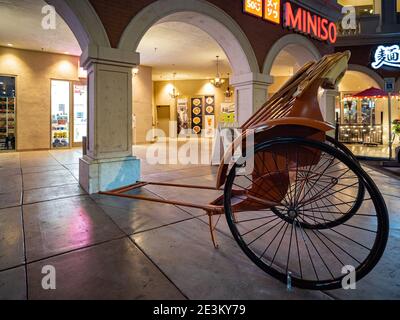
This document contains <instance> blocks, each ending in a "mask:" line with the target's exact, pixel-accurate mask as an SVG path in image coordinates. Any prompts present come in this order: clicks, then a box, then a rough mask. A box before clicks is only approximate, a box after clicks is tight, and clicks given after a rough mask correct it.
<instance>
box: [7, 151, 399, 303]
mask: <svg viewBox="0 0 400 320" xmlns="http://www.w3.org/2000/svg"><path fill="white" fill-rule="evenodd" d="M135 152H136V154H137V155H138V156H140V157H144V155H145V153H146V148H145V147H144V146H141V147H136V148H135ZM80 156H81V153H80V151H79V150H76V149H73V150H67V151H51V152H27V153H9V154H1V155H0V299H27V298H28V299H368V298H372V299H384V298H388V299H399V298H400V254H399V252H400V251H399V250H400V192H399V188H400V180H397V179H395V178H391V177H387V176H384V175H382V174H380V173H377V172H374V171H372V170H371V169H368V170H369V172H370V174H371V175H372V176H373V178H374V180H375V181H376V182H377V183H378V184H379V186H380V189H381V190H382V192H383V194H384V197H385V200H386V202H387V205H388V208H389V211H390V215H391V235H390V241H389V245H388V249H387V250H386V252H385V255H384V257H383V259H382V260H381V262H380V263H379V264H378V266H377V267H376V268H375V270H374V271H373V272H372V273H371V274H370V275H368V276H367V277H366V278H365V279H363V280H362V281H360V283H359V288H358V290H355V291H344V290H337V291H333V292H332V291H331V292H321V291H306V290H299V289H294V290H293V291H291V292H288V291H287V290H286V288H285V286H284V285H282V284H281V283H280V282H278V281H276V280H275V279H274V278H272V277H270V276H268V275H266V274H265V273H264V272H262V271H261V270H260V269H258V268H257V267H256V266H255V265H254V264H253V263H252V262H251V261H250V260H249V259H248V258H247V257H246V256H245V255H244V254H243V253H242V252H241V250H240V249H239V248H238V246H237V244H236V243H235V242H234V240H233V239H232V237H231V235H230V233H229V232H228V228H227V226H226V224H225V223H221V224H220V226H219V231H218V235H217V236H218V241H219V244H220V249H219V250H215V249H214V248H213V246H212V244H211V241H210V237H209V231H208V226H207V224H206V222H205V219H204V217H201V215H203V213H202V211H200V210H188V209H187V208H179V207H176V206H173V205H162V204H158V203H150V202H143V201H133V200H128V199H116V198H110V197H106V196H100V195H93V196H89V195H86V194H85V192H84V191H83V190H82V189H81V188H80V187H79V184H78V180H77V177H78V161H79V157H80ZM142 165H143V175H144V177H143V179H144V180H158V181H179V182H183V183H191V184H199V185H212V184H213V183H214V177H215V169H214V168H212V167H210V166H182V165H172V166H160V165H157V166H150V165H148V164H147V163H145V162H144V163H143V164H142ZM137 192H141V193H143V194H147V195H151V196H154V197H161V198H166V197H168V198H169V199H177V200H178V199H179V200H186V201H188V200H190V201H192V202H199V203H204V202H207V201H209V200H213V199H214V198H215V197H216V195H217V194H218V193H216V192H215V191H201V192H196V193H193V191H191V190H176V189H172V190H170V189H169V190H165V189H164V188H159V187H154V186H153V187H147V188H145V189H142V190H141V191H137ZM199 216H200V217H199ZM47 265H51V266H54V267H55V268H56V271H57V273H56V279H57V289H56V290H54V291H53V290H50V291H46V290H43V289H42V285H41V282H42V279H43V277H44V275H43V274H42V268H43V267H44V266H47Z"/></svg>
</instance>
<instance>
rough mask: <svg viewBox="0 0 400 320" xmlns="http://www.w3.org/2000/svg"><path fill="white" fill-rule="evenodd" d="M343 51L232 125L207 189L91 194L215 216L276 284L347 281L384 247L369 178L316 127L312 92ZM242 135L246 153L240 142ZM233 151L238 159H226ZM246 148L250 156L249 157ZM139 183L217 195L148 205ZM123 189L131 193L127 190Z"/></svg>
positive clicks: (344, 62) (332, 79)
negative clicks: (237, 130) (237, 129)
mask: <svg viewBox="0 0 400 320" xmlns="http://www.w3.org/2000/svg"><path fill="white" fill-rule="evenodd" d="M349 59H350V53H349V52H344V53H335V54H331V55H327V56H325V57H323V58H322V59H321V60H320V61H318V62H310V63H307V64H306V65H305V66H303V67H302V68H301V69H300V70H299V71H298V72H297V73H296V74H295V75H294V76H293V77H292V78H291V79H290V80H288V81H287V82H286V84H285V85H284V86H283V87H282V89H281V90H280V91H279V92H278V93H276V94H275V95H273V96H272V97H271V98H270V99H269V100H268V101H267V102H266V103H265V105H264V106H263V107H262V108H260V109H259V110H258V111H257V112H256V113H255V114H254V115H253V116H252V117H251V118H250V119H249V120H248V121H247V122H246V123H244V124H243V125H242V127H241V129H242V134H241V135H240V136H239V137H238V138H237V139H236V140H235V141H234V142H233V143H232V145H231V147H230V148H229V149H228V150H227V151H226V153H225V155H224V157H223V158H222V160H221V164H220V166H219V170H218V174H217V184H216V186H215V187H207V186H195V185H182V184H171V183H161V182H138V183H136V184H134V185H130V186H126V187H123V188H119V189H116V190H112V191H107V192H101V194H104V195H109V196H114V197H122V198H128V199H135V200H146V201H153V202H159V203H166V204H172V205H177V206H184V207H189V208H200V209H203V210H204V211H205V212H206V213H207V215H208V218H209V227H210V232H211V238H212V241H213V244H214V246H215V247H217V242H216V236H215V229H216V223H215V221H214V220H213V219H214V218H215V217H217V218H218V220H217V223H218V221H219V218H220V217H221V215H225V217H226V220H227V223H228V226H229V229H230V231H231V233H232V235H233V238H234V239H235V240H236V242H237V243H238V245H239V247H240V248H241V249H242V251H243V252H244V253H245V254H246V255H247V256H248V258H250V259H251V261H252V262H254V263H255V264H256V265H257V266H258V267H259V268H261V269H262V270H263V271H265V272H266V273H267V274H269V275H271V276H273V277H274V278H276V279H278V280H280V281H281V282H283V283H285V284H288V283H290V285H292V286H294V287H298V288H302V289H311V290H332V289H338V288H341V287H342V286H343V280H344V279H345V277H346V276H347V275H348V273H349V272H354V274H355V277H356V279H357V281H359V280H360V279H362V278H363V277H365V276H366V275H367V274H368V273H369V272H370V271H371V270H372V269H373V268H374V267H375V266H376V264H377V263H378V262H379V260H380V258H381V257H382V255H383V252H384V250H385V247H386V243H387V240H388V232H389V218H388V212H387V208H386V205H385V201H384V199H383V197H382V195H381V193H380V191H379V190H378V188H377V186H376V185H375V183H374V181H373V180H372V179H371V177H370V176H369V175H368V174H367V172H366V171H365V170H364V169H363V168H362V166H361V165H360V164H359V162H358V161H357V159H356V158H355V157H354V156H353V155H352V153H351V152H350V150H348V149H347V148H346V147H345V146H344V145H343V144H341V143H339V142H338V141H336V140H335V139H333V138H332V137H331V135H330V132H331V131H332V130H334V129H335V127H334V126H332V125H331V124H330V123H328V122H326V121H324V118H323V116H322V113H321V109H320V106H319V102H318V93H319V90H320V88H323V89H334V88H336V86H337V84H338V83H339V81H340V80H341V78H342V77H343V75H344V73H345V72H346V70H347V66H348V61H349ZM250 136H251V137H252V140H251V141H253V144H252V145H251V148H249V147H248V144H246V143H245V141H246V139H249V137H250ZM237 146H240V148H241V149H240V150H241V153H240V156H239V157H237V156H232V155H233V154H235V152H236V150H237ZM249 149H251V150H249ZM149 185H158V186H164V187H174V188H190V189H204V190H220V191H223V194H221V196H220V197H218V198H217V199H216V200H215V201H213V202H211V203H210V204H207V205H198V204H195V203H188V202H183V201H172V200H166V199H158V198H149V197H147V196H143V195H139V194H134V193H132V191H135V190H137V189H140V188H142V187H145V186H149ZM130 192H131V193H130Z"/></svg>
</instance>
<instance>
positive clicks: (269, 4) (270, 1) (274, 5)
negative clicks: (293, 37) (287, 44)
mask: <svg viewBox="0 0 400 320" xmlns="http://www.w3.org/2000/svg"><path fill="white" fill-rule="evenodd" d="M264 19H265V20H268V21H270V22H273V23H276V24H280V23H281V1H280V0H264Z"/></svg>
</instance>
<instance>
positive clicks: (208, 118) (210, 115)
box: [204, 96, 215, 138]
mask: <svg viewBox="0 0 400 320" xmlns="http://www.w3.org/2000/svg"><path fill="white" fill-rule="evenodd" d="M204 101H205V117H204V120H205V126H204V129H205V137H206V138H213V137H214V136H215V97H214V96H205V99H204Z"/></svg>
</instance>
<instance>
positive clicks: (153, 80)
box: [0, 0, 340, 193]
mask: <svg viewBox="0 0 400 320" xmlns="http://www.w3.org/2000/svg"><path fill="white" fill-rule="evenodd" d="M49 2H51V3H54V5H55V8H56V10H57V13H58V15H59V17H58V16H57V17H58V18H59V20H58V21H59V22H58V23H60V20H62V19H64V21H61V22H62V23H64V22H65V23H64V25H62V26H60V25H57V28H56V29H54V30H52V31H49V32H44V31H43V28H42V27H41V26H40V24H38V25H34V26H25V27H26V28H25V29H23V30H18V36H19V37H20V39H22V40H21V41H18V39H14V40H13V39H7V40H4V41H3V42H2V43H0V75H4V76H12V77H14V78H15V97H7V98H9V99H11V100H12V98H14V100H13V101H14V112H15V117H14V123H13V122H12V121H11V120H12V119H13V118H12V117H10V116H8V117H7V116H6V117H5V118H7V123H6V125H7V128H6V133H5V134H4V136H5V135H7V136H9V138H7V139H8V141H7V145H8V146H9V147H11V148H14V149H16V150H17V151H26V150H48V149H58V148H71V147H75V146H78V145H79V144H80V142H81V140H82V137H83V136H87V145H86V148H87V150H85V152H84V154H85V156H84V157H83V158H82V160H81V163H80V178H81V184H82V186H83V187H84V188H85V189H86V190H87V191H88V192H90V193H92V192H97V191H98V190H99V189H110V188H113V187H118V186H120V185H127V184H130V183H133V182H135V181H136V180H137V179H138V176H139V175H140V160H139V159H137V158H136V157H135V156H134V155H133V152H132V150H133V148H132V146H133V145H134V144H140V143H148V142H151V141H154V140H155V139H156V138H158V137H159V136H158V134H157V133H154V132H156V129H163V131H164V133H165V136H167V137H175V136H177V135H178V133H183V134H184V135H189V134H190V135H191V136H192V137H193V136H194V137H200V136H201V137H205V138H212V137H213V136H214V135H215V132H216V129H217V128H221V127H230V126H235V127H238V126H240V125H241V124H243V123H244V122H245V121H246V120H247V119H248V118H249V117H250V116H251V115H252V114H254V112H256V111H257V110H258V109H259V108H260V107H261V106H262V105H263V104H264V103H265V102H266V100H267V98H268V96H269V95H271V94H273V93H275V92H277V91H278V90H279V88H280V86H281V85H282V84H283V83H284V82H285V81H286V80H287V79H288V78H289V77H290V76H292V75H293V74H294V73H295V72H296V71H297V70H298V69H299V68H301V67H302V66H303V65H304V64H305V63H307V62H308V61H310V60H318V59H319V58H320V57H322V56H323V55H325V54H329V53H331V52H333V51H334V48H333V44H334V43H335V42H336V40H337V30H336V25H335V23H334V22H335V21H337V19H338V17H339V15H340V6H338V4H337V3H336V1H329V5H322V6H321V5H320V1H317V0H313V2H315V5H314V4H304V3H302V2H300V1H296V0H293V1H289V0H282V1H278V0H274V1H261V0H251V1H249V0H241V1H239V0H238V1H235V2H225V1H218V0H209V1H199V0H185V1H182V0H158V1H153V0H148V1H140V2H138V1H129V8H130V9H129V10H123V11H121V10H120V8H119V7H118V6H115V5H113V4H112V3H111V2H110V3H109V4H107V5H104V2H102V1H96V0H90V1H88V0H85V1H80V2H79V5H78V4H77V3H75V2H73V1H66V2H65V3H66V6H67V7H68V10H66V7H65V6H62V5H59V3H58V2H57V1H55V2H53V1H49ZM324 3H325V1H324ZM40 4H42V5H43V4H45V2H44V1H41V0H37V7H36V8H35V10H31V12H34V13H35V14H37V15H38V16H37V20H38V21H41V19H42V18H43V17H42V16H41V15H40V12H41V10H38V9H40ZM23 5H26V4H23ZM24 12H26V10H25V11H24ZM74 12H79V14H77V15H75V14H74ZM18 14H21V12H19V13H18ZM107 17H119V19H117V20H115V19H113V21H112V23H110V20H109V19H107ZM61 18H62V19H61ZM15 19H19V18H18V15H17V13H16V16H15V17H14V20H15ZM20 20H21V21H25V20H24V19H20ZM23 27H24V26H23V25H21V28H23ZM29 28H37V30H30V29H29ZM153 28H159V30H158V32H159V37H158V38H157V39H152V41H148V39H147V37H148V36H149V35H151V32H152V29H153ZM171 28H172V29H171ZM182 30H184V31H185V32H182ZM31 32H37V33H38V34H40V35H41V36H40V37H39V38H38V39H36V40H35V41H38V42H41V43H40V44H35V43H32V42H30V41H29V40H30V39H29V34H30V33H31ZM52 32H53V34H52ZM57 33H58V34H57ZM175 34H177V35H178V36H179V37H180V38H179V39H178V38H175V36H174V35H175ZM185 37H186V38H185ZM188 37H189V38H188ZM54 39H62V40H65V39H69V40H70V43H64V44H60V43H57V42H56V41H54ZM8 42H10V43H12V42H14V46H11V47H10V46H8V45H7V43H8ZM17 48H21V49H17ZM70 48H73V49H70ZM51 52H56V53H51ZM69 52H76V54H75V55H74V54H70V53H69ZM80 54H81V56H80V58H79V57H78V56H79V55H80ZM217 56H218V58H217ZM79 60H80V61H79ZM79 62H80V63H79ZM139 62H140V63H139ZM79 65H80V66H81V67H83V68H84V69H85V70H87V74H88V76H87V78H88V81H87V88H86V83H85V80H84V78H81V77H80V75H79V71H78V70H79ZM332 101H334V100H332V96H331V95H330V94H328V93H321V108H322V109H323V114H324V116H325V117H326V119H327V120H331V121H334V108H333V107H332V106H333V104H332ZM86 102H87V103H86ZM3 109H5V110H8V111H7V112H9V113H10V112H11V111H12V106H8V107H4V108H3ZM9 115H12V114H11V113H10V114H9ZM170 121H172V122H174V123H175V124H176V125H175V127H172V128H171V126H169V125H166V124H167V123H168V122H170ZM0 124H1V125H2V126H5V125H4V124H3V122H0ZM13 124H14V126H13ZM13 130H14V132H13ZM3 131H4V129H3ZM149 132H153V133H152V134H150V136H149ZM13 135H14V136H13ZM149 137H150V139H149ZM13 138H15V143H14V142H13V141H14V140H13ZM10 140H11V143H10ZM13 144H15V146H14V145H13ZM102 168H104V170H102ZM120 169H121V170H122V169H123V170H124V171H123V172H122V173H121V172H120ZM93 170H95V171H96V172H98V173H99V175H98V176H97V175H93V174H89V172H91V171H93ZM114 171H115V172H114ZM125 171H129V172H130V174H124V172H125ZM103 172H107V176H101V175H102V174H103ZM132 172H134V173H135V174H131V173H132Z"/></svg>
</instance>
